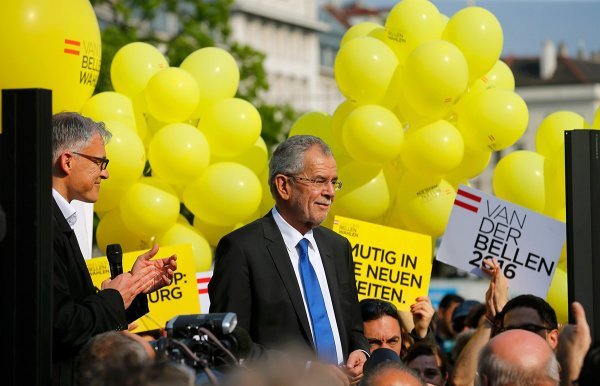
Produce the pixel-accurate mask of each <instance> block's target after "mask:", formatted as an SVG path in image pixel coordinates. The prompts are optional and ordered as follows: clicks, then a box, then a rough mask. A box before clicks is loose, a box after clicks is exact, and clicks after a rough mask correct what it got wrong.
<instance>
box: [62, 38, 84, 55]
mask: <svg viewBox="0 0 600 386" xmlns="http://www.w3.org/2000/svg"><path fill="white" fill-rule="evenodd" d="M79 47H81V42H78V41H77V40H71V39H65V48H64V50H63V52H64V53H65V54H71V55H77V56H79Z"/></svg>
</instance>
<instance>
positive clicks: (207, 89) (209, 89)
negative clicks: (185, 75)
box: [179, 47, 240, 118]
mask: <svg viewBox="0 0 600 386" xmlns="http://www.w3.org/2000/svg"><path fill="white" fill-rule="evenodd" d="M179 67H180V68H181V69H183V70H186V71H187V72H189V73H190V74H191V75H192V76H193V77H194V79H196V82H198V87H199V89H200V98H199V101H198V106H197V107H196V109H195V111H194V113H193V114H192V117H194V118H200V117H201V116H202V114H203V113H204V111H206V109H207V108H208V107H209V106H210V105H212V104H214V103H215V102H217V101H220V100H221V99H226V98H233V97H234V96H235V93H236V92H237V89H238V86H239V84H240V70H239V69H238V66H237V63H236V61H235V59H234V58H233V56H231V54H230V53H229V52H227V51H225V50H224V49H222V48H218V47H204V48H200V49H199V50H196V51H194V52H192V53H191V54H190V55H188V56H187V57H186V58H185V59H184V60H183V62H182V63H181V65H180V66H179Z"/></svg>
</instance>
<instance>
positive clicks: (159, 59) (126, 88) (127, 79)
mask: <svg viewBox="0 0 600 386" xmlns="http://www.w3.org/2000/svg"><path fill="white" fill-rule="evenodd" d="M167 67H169V64H168V63H167V59H165V57H164V56H163V54H161V53H160V51H159V50H158V49H156V48H155V47H154V46H152V45H150V44H148V43H142V42H133V43H129V44H126V45H124V46H123V47H121V48H120V49H119V50H118V51H117V53H116V54H115V56H114V58H113V60H112V63H111V65H110V80H111V82H112V85H113V87H114V89H115V91H117V92H119V93H121V94H124V95H127V96H128V97H130V98H131V99H135V98H137V97H139V96H140V94H141V93H142V92H143V91H144V89H145V88H146V86H147V85H148V82H149V81H150V78H152V76H154V74H156V73H157V72H158V71H160V70H161V69H163V68H167Z"/></svg>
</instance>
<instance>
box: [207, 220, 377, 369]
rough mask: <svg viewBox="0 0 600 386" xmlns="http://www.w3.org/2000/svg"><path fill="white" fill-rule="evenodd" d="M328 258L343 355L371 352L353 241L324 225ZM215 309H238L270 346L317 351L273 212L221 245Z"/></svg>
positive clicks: (212, 290)
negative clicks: (355, 277) (354, 266)
mask: <svg viewBox="0 0 600 386" xmlns="http://www.w3.org/2000/svg"><path fill="white" fill-rule="evenodd" d="M313 232H314V237H315V240H316V242H317V246H318V248H319V253H320V255H321V258H322V260H323V266H324V268H325V274H326V276H327V282H328V284H329V291H330V294H331V300H332V303H333V309H334V312H335V317H336V321H337V325H338V330H339V333H340V339H341V344H342V350H343V356H344V358H347V357H348V354H349V352H352V351H354V350H357V349H362V350H365V351H366V352H369V351H368V350H369V345H368V343H367V340H366V339H365V337H364V335H363V329H362V319H361V314H360V308H359V306H358V296H357V293H356V283H355V279H354V269H353V262H352V256H351V247H350V243H349V242H348V240H347V239H346V238H344V237H343V236H340V235H338V234H337V233H335V232H333V231H331V230H329V229H327V228H323V227H318V228H315V229H314V230H313ZM208 293H209V296H210V312H235V313H236V314H237V317H238V325H239V326H240V327H242V328H244V329H245V330H247V331H248V332H249V333H250V336H251V338H252V340H253V341H254V342H256V343H258V344H260V345H262V346H264V347H266V348H272V349H279V348H285V347H288V345H290V344H292V345H301V346H304V347H307V348H310V349H311V351H312V352H313V353H314V342H313V338H312V334H311V332H310V326H309V322H308V316H307V315H306V311H305V308H304V303H303V300H302V293H301V292H300V287H299V285H298V281H297V279H296V275H295V274H294V268H293V267H292V263H291V261H290V257H289V254H288V252H287V249H286V247H285V243H284V241H283V237H282V236H281V233H280V231H279V228H278V227H277V224H276V223H275V220H274V219H273V216H272V214H271V213H270V212H269V214H267V215H266V216H265V217H263V218H261V219H258V220H256V221H254V222H252V223H250V224H248V225H246V226H244V227H242V228H240V229H238V230H236V231H234V232H232V233H230V234H228V235H226V236H224V237H223V238H222V239H221V241H220V242H219V244H218V246H217V250H216V253H215V268H214V273H213V277H212V279H211V281H210V282H209V283H208Z"/></svg>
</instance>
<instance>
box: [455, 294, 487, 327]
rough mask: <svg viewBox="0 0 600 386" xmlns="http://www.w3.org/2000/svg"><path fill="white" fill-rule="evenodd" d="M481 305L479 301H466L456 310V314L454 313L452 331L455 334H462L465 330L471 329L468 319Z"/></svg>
mask: <svg viewBox="0 0 600 386" xmlns="http://www.w3.org/2000/svg"><path fill="white" fill-rule="evenodd" d="M479 305H481V303H480V302H478V301H477V300H465V301H464V302H462V303H461V304H459V305H458V307H456V308H455V309H454V312H452V330H453V331H454V333H455V334H460V333H461V332H463V331H464V330H468V329H469V328H471V327H469V325H468V324H467V317H468V316H469V315H470V314H471V312H472V311H473V310H474V309H476V308H477V307H478V306H479Z"/></svg>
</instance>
